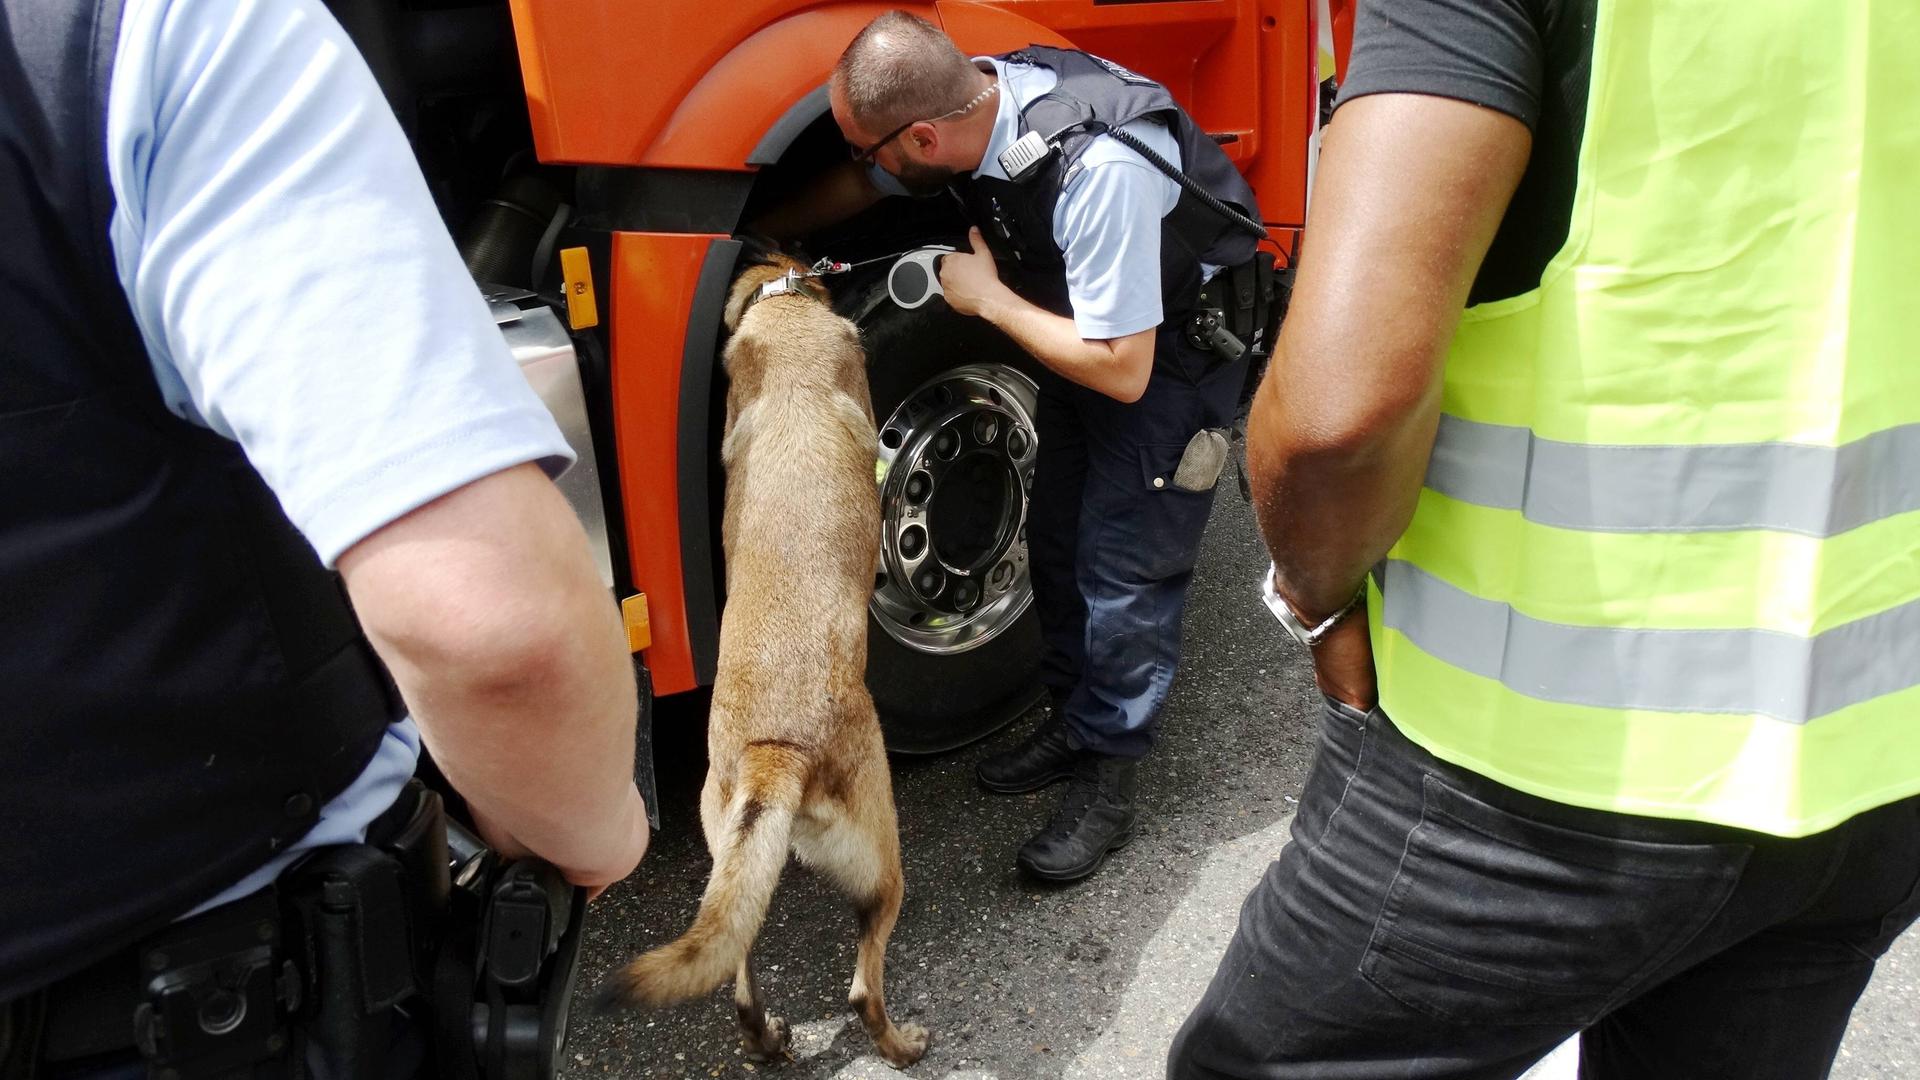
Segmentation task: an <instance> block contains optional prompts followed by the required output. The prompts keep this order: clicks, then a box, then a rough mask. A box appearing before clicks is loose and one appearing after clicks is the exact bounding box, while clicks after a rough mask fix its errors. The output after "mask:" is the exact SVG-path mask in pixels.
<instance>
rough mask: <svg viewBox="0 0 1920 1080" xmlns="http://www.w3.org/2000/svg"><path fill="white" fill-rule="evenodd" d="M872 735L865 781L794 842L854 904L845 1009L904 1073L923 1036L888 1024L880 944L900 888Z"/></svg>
mask: <svg viewBox="0 0 1920 1080" xmlns="http://www.w3.org/2000/svg"><path fill="white" fill-rule="evenodd" d="M873 730H874V743H875V744H876V745H875V747H874V750H873V753H872V755H871V756H868V757H866V758H865V759H864V760H863V761H862V763H861V764H860V765H858V766H856V768H857V769H858V770H860V771H861V772H862V773H863V774H864V775H860V776H858V777H855V778H853V782H851V783H847V784H845V785H844V786H843V787H842V789H841V791H840V792H838V793H837V794H839V795H840V796H841V798H842V799H843V800H844V802H842V803H841V804H840V807H839V810H840V812H839V813H836V814H834V815H832V817H831V819H830V820H829V821H828V822H827V823H826V824H824V825H823V826H821V827H819V828H817V829H811V830H807V831H806V832H805V833H796V838H798V837H800V836H804V838H805V839H804V840H803V841H802V842H801V843H800V844H797V845H796V846H797V847H799V848H800V856H801V859H802V860H803V861H805V862H806V863H808V864H809V865H811V866H813V867H815V868H816V869H818V870H820V871H821V872H823V873H825V874H826V875H827V876H828V877H830V878H832V879H833V881H834V883H835V884H836V885H838V886H839V887H840V888H841V890H842V891H844V892H845V893H846V894H847V896H848V897H849V898H851V899H852V900H853V906H854V911H855V912H856V913H857V914H858V915H859V919H860V949H859V955H858V957H857V958H856V959H855V961H854V968H853V987H852V989H851V990H850V991H849V993H848V994H847V1003H848V1004H849V1005H851V1006H852V1007H853V1011H854V1012H855V1013H858V1014H859V1016H860V1024H861V1026H862V1027H864V1028H866V1031H867V1036H868V1037H869V1038H871V1039H872V1040H873V1045H874V1047H875V1048H876V1049H878V1050H879V1051H880V1056H881V1057H883V1058H885V1059H886V1060H887V1064H889V1065H892V1066H893V1067H894V1068H896V1069H904V1068H906V1067H907V1066H908V1065H911V1064H913V1063H914V1062H916V1061H918V1060H920V1057H921V1055H923V1054H925V1053H926V1052H927V1045H928V1043H929V1041H930V1038H929V1036H928V1034H927V1031H926V1029H925V1028H922V1027H921V1026H920V1025H918V1024H902V1025H895V1024H894V1022H893V1020H892V1018H891V1017H889V1016H888V1015H887V1004H886V1000H885V997H884V995H885V988H886V965H887V939H888V938H889V937H891V936H892V935H893V925H894V923H895V922H896V921H897V920H898V919H899V917H900V900H901V896H902V894H903V892H904V887H903V884H902V879H901V875H900V835H899V833H898V831H897V825H896V822H895V819H894V811H893V784H892V781H891V777H889V776H888V774H887V759H886V755H885V752H884V751H883V750H882V749H881V748H880V747H879V746H878V743H879V741H880V733H879V728H878V726H875V728H874V729H873Z"/></svg>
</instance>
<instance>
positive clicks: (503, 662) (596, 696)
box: [339, 465, 647, 887]
mask: <svg viewBox="0 0 1920 1080" xmlns="http://www.w3.org/2000/svg"><path fill="white" fill-rule="evenodd" d="M339 568H340V573H341V576H342V577H343V578H344V579H345V580H346V584H347V591H348V592H349V593H350V594H351V596H352V598H353V604H354V608H355V610H356V611H357V612H358V614H359V616H360V621H361V623H362V625H363V626H364V627H365V628H366V631H367V636H368V638H369V639H370V640H371V641H372V642H373V645H374V648H375V650H376V651H378V652H379V654H380V656H381V658H382V659H383V660H385V661H386V663H387V666H388V668H389V669H390V670H391V671H392V672H393V677H394V679H395V680H396V681H397V682H398V683H399V685H400V693H401V696H402V697H404V698H405V699H406V702H407V705H408V707H409V708H411V709H412V711H413V717H414V720H415V722H417V723H418V724H419V725H420V732H421V736H422V738H423V739H424V740H425V742H426V744H427V746H428V748H429V749H430V750H431V751H432V752H433V756H434V760H435V761H436V762H437V763H438V764H439V766H440V768H441V770H442V771H443V772H444V773H445V774H446V776H447V779H448V780H449V781H451V782H452V784H453V786H454V787H455V788H456V789H457V790H458V791H459V792H460V793H461V795H463V796H464V797H465V798H466V799H467V801H468V803H469V804H470V805H471V806H472V808H473V810H474V813H475V816H476V819H477V821H478V822H479V823H480V824H482V825H483V828H484V829H485V831H487V832H488V833H489V834H490V835H489V837H488V839H489V840H492V841H495V842H496V843H504V844H505V845H506V846H508V847H509V848H511V847H514V846H518V847H521V848H524V849H526V850H528V851H531V852H532V853H533V854H536V855H539V856H540V857H542V858H544V859H546V860H547V861H549V862H551V863H553V864H554V865H555V866H558V867H559V868H560V869H561V870H562V871H563V872H565V873H566V875H567V878H568V880H570V881H572V882H573V883H575V884H577V885H586V886H589V887H598V886H605V885H608V884H611V883H612V882H615V881H618V880H620V879H621V878H624V877H625V876H627V874H629V873H631V872H632V871H633V868H634V866H635V865H637V864H638V862H639V861H640V857H641V855H642V854H644V853H645V851H646V844H647V822H646V808H645V806H644V804H643V803H642V801H641V799H640V795H639V792H638V791H637V790H636V789H635V787H634V783H633V753H634V719H635V715H636V712H635V710H636V703H635V690H634V680H633V667H632V660H631V658H630V656H629V654H628V652H627V649H626V644H625V641H626V639H625V635H624V634H623V633H622V631H621V628H620V622H619V617H618V615H617V613H616V612H615V610H614V605H613V604H612V603H611V601H610V600H609V598H608V596H607V591H606V589H605V588H604V587H602V585H601V584H600V580H599V577H598V575H597V574H596V573H595V571H594V568H593V562H592V558H591V556H590V555H589V554H588V549H587V544H586V537H585V535H584V534H583V533H582V532H581V529H580V526H579V523H578V521H577V520H576V519H575V518H574V516H573V512H572V510H571V509H569V508H568V506H567V504H566V500H565V499H564V498H562V497H561V495H560V493H559V491H558V490H557V489H556V488H555V487H554V486H553V484H552V483H551V482H550V481H549V480H547V478H546V476H545V475H543V474H542V473H541V472H540V470H539V469H538V468H536V467H535V466H533V465H520V466H517V467H515V468H511V469H507V470H504V471H502V472H498V473H494V474H493V475H491V476H487V477H484V478H482V479H480V480H477V481H475V482H473V483H471V484H468V485H467V486H465V487H463V488H460V489H458V490H456V491H454V492H452V493H450V494H448V495H445V496H442V497H441V498H439V499H437V500H435V501H434V502H431V503H429V504H427V505H426V506H423V507H421V508H420V509H418V510H415V511H413V512H412V513H410V514H407V515H406V516H405V517H402V518H400V519H399V520H397V521H395V522H393V523H392V524H389V525H387V526H386V527H384V528H382V529H380V530H379V531H378V532H375V533H373V534H372V535H371V536H368V537H367V538H366V539H364V540H362V541H360V543H358V544H356V545H354V546H353V547H351V548H349V549H348V550H347V551H346V553H345V554H343V555H341V557H340V560H339ZM503 834H504V835H503Z"/></svg>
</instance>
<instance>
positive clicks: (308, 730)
mask: <svg viewBox="0 0 1920 1080" xmlns="http://www.w3.org/2000/svg"><path fill="white" fill-rule="evenodd" d="M119 18H120V0H0V605H4V607H0V874H4V875H5V880H4V882H0V1001H5V1000H7V999H9V998H12V997H15V996H17V995H19V994H21V993H23V992H26V991H28V990H31V989H33V988H35V987H37V986H41V985H45V984H47V983H49V982H51V981H53V980H55V979H57V978H59V977H61V976H62V975H65V974H67V973H69V972H72V971H74V970H76V969H78V968H80V967H82V966H84V965H86V964H88V963H90V962H92V961H94V960H96V959H98V958H100V957H103V956H105V955H107V954H109V953H111V952H113V951H115V950H116V949H118V948H121V947H123V946H126V945H128V944H130V943H132V942H133V941H135V940H137V939H138V938H139V937H141V936H143V935H144V934H146V933H147V932H149V931H151V930H154V929H156V928H158V927H160V926H163V925H164V924H166V923H167V922H168V921H170V920H171V919H173V918H175V917H177V916H178V915H180V914H182V913H183V912H185V911H186V910H188V909H189V908H191V907H193V906H194V905H195V904H197V903H199V902H200V901H203V900H205V899H206V898H208V897H210V896H212V895H214V894H215V893H217V892H218V891H220V890H221V889H223V888H225V887H227V886H228V885H231V884H232V883H234V882H235V881H237V880H239V879H240V878H242V877H243V876H245V875H246V874H247V873H248V872H249V871H251V870H253V869H255V868H256V867H258V866H260V865H261V864H262V863H264V862H265V861H266V860H267V859H268V858H269V857H270V856H272V855H273V854H274V853H275V852H277V851H280V850H283V849H284V848H285V847H286V846H287V845H288V844H289V843H291V842H293V841H294V840H297V839H298V838H300V837H301V836H303V835H305V833H306V832H307V830H308V829H310V828H311V827H312V826H313V824H314V822H315V821H316V820H317V819H318V816H319V810H320V807H321V806H322V805H323V804H324V803H325V802H326V801H327V800H328V799H330V798H332V797H333V796H334V795H337V794H338V793H339V792H340V791H342V790H343V789H344V788H345V787H346V786H347V785H348V784H349V783H350V782H351V781H352V780H353V779H354V778H355V777H356V776H357V775H359V773H360V771H361V769H363V768H364V767H365V765H366V764H367V762H368V761H369V760H370V759H371V758H372V756H373V754H374V751H375V750H376V749H377V748H378V746H379V742H380V738H381V734H382V732H383V730H384V729H385V728H386V726H387V724H388V723H389V722H390V721H392V720H393V719H394V718H395V717H396V716H397V715H398V712H399V701H398V699H397V697H396V696H395V695H393V694H392V693H391V691H390V687H389V684H388V683H387V681H386V679H385V676H384V674H383V672H382V671H381V669H380V667H379V665H378V662H377V661H376V660H375V658H374V656H373V654H372V652H371V650H370V649H368V648H367V645H366V643H365V639H364V638H363V637H362V635H361V633H360V630H359V625H358V623H357V622H356V621H355V620H354V617H353V613H352V611H351V610H350V609H349V608H348V606H347V604H346V600H345V598H344V596H343V595H342V594H341V591H340V588H339V586H338V584H337V582H336V580H335V579H334V577H333V575H331V574H330V573H328V572H327V571H326V570H325V569H324V568H323V567H322V566H321V565H320V562H319V560H318V558H317V557H316V556H315V554H314V551H313V549H312V548H311V547H309V546H308V545H307V543H306V541H305V540H304V539H302V538H301V536H300V535H299V533H297V532H296V531H295V530H294V528H293V526H292V525H291V524H290V523H289V522H288V521H287V518H286V515H285V514H284V513H283V512H282V511H281V509H280V506H279V503H278V502H277V501H276V500H275V498H274V496H273V493H272V492H271V491H269V490H268V489H267V487H266V485H265V484H264V483H262V482H261V480H260V477H259V475H258V474H256V473H255V472H254V471H253V469H252V468H250V467H249V466H248V464H247V461H246V458H245V457H244V456H242V454H241V452H240V450H239V448H238V447H237V446H235V445H234V444H233V443H231V442H229V441H227V440H225V439H222V438H220V437H218V436H216V435H214V434H212V433H210V432H207V431H204V430H201V429H199V428H197V427H194V426H193V425H191V424H188V423H187V422H185V421H183V420H181V419H179V418H177V417H175V416H173V415H172V414H170V413H168V412H167V411H166V409H165V408H164V406H163V403H162V401H161V398H160V395H159V393H158V390H157V388H156V386H155V384H154V379H153V373H152V369H151V367H150V366H149V362H148V359H147V355H146V351H145V349H144V347H143V346H142V344H141V339H140V335H139V332H138V329H137V328H136V326H135V324H134V321H133V313H132V311H131V310H130V308H129V307H128V304H127V301H126V296H125V294H124V293H123V292H122V290H121V287H120V284H119V280H118V278H117V276H116V274H115V270H114V262H113V255H112V251H111V248H110V245H109V242H108V239H107V222H108V218H109V216H110V214H111V212H112V206H113V197H112V192H111V190H110V189H109V186H108V180H107V165H106V157H105V150H106V116H107V84H108V77H109V74H110V70H111V67H112V61H113V55H114V47H115V44H116V42H117V40H118V30H119Z"/></svg>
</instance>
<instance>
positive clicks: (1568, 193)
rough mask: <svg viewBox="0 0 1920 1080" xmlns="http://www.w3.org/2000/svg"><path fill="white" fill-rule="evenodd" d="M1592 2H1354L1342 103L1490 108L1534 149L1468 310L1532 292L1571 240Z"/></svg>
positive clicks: (1589, 62)
mask: <svg viewBox="0 0 1920 1080" xmlns="http://www.w3.org/2000/svg"><path fill="white" fill-rule="evenodd" d="M1595 2H1596V0H1361V2H1360V5H1359V8H1358V10H1357V12H1356V13H1355V16H1354V24H1353V52H1352V55H1351V58H1350V60H1349V62H1348V65H1347V67H1348V70H1347V72H1346V76H1345V81H1344V82H1343V83H1342V84H1341V87H1340V98H1339V103H1340V104H1341V105H1344V104H1346V103H1347V102H1349V101H1352V100H1353V99H1355V98H1359V97H1364V96H1366V95H1368V94H1386V93H1407V94H1429V95H1433V96H1435V97H1447V98H1454V99H1456V100H1460V101H1467V102H1471V103H1473V104H1475V105H1482V106H1485V107H1486V108H1489V109H1495V110H1498V111H1500V112H1503V113H1506V114H1507V115H1509V116H1512V117H1514V118H1515V119H1517V120H1519V121H1521V122H1522V123H1524V124H1526V125H1527V126H1528V127H1529V128H1530V129H1532V131H1533V153H1532V156H1531V157H1530V158H1529V159H1528V162H1527V168H1526V171H1525V173H1524V174H1522V176H1521V178H1520V184H1519V187H1518V188H1517V189H1515V191H1514V195H1513V200H1512V201H1511V202H1510V203H1509V204H1508V207H1507V214H1506V217H1505V218H1504V219H1503V220H1502V221H1501V223H1500V228H1499V231H1498V232H1497V233H1496V234H1495V235H1494V239H1493V243H1492V245H1491V246H1490V247H1489V248H1488V249H1487V257H1486V259H1485V261H1484V262H1482V264H1481V267H1480V274H1479V276H1478V277H1477V278H1476V279H1475V281H1474V284H1473V289H1472V291H1471V292H1470V293H1469V296H1468V302H1469V303H1472V304H1480V303H1486V302H1488V301H1491V300H1499V299H1504V298H1506V297H1510V296H1518V295H1520V294H1521V293H1525V292H1530V291H1532V290H1533V289H1535V288H1538V287H1539V285H1540V275H1541V272H1542V271H1544V270H1545V269H1546V266H1547V263H1548V262H1550V261H1551V260H1552V259H1553V256H1554V255H1555V254H1557V253H1558V252H1559V250H1560V248H1561V247H1562V246H1563V245H1564V244H1565V243H1566V240H1567V226H1568V223H1569V221H1570V220H1571V218H1572V215H1573V190H1574V181H1575V177H1576V172H1577V169H1578V165H1579V158H1580V136H1581V132H1582V129H1583V127H1584V125H1585V123H1586V111H1587V86H1588V83H1589V81H1590V73H1591V65H1592V57H1593V27H1594V7H1595Z"/></svg>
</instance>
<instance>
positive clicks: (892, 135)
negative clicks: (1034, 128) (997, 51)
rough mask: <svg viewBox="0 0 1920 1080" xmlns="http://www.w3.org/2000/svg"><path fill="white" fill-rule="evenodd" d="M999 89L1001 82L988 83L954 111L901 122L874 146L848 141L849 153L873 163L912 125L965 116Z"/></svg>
mask: <svg viewBox="0 0 1920 1080" xmlns="http://www.w3.org/2000/svg"><path fill="white" fill-rule="evenodd" d="M999 89H1000V84H999V83H998V82H993V83H988V84H987V88H986V89H985V90H982V91H980V92H979V93H978V94H975V95H974V96H973V100H972V101H969V102H967V103H966V104H965V105H962V106H960V107H959V108H957V109H954V110H953V111H952V112H946V113H941V114H940V115H939V116H935V117H933V118H931V119H927V120H909V121H907V122H906V123H904V124H901V125H900V126H899V127H897V128H894V129H893V130H892V131H889V132H887V133H886V134H885V135H884V136H882V137H881V138H880V140H879V141H878V142H876V143H874V144H873V145H872V146H869V147H867V148H866V149H865V150H862V149H860V148H859V147H857V146H855V145H853V144H852V143H848V144H847V153H849V154H851V155H852V156H853V160H855V161H857V162H859V163H860V164H862V165H871V164H873V155H875V154H877V153H879V152H880V151H881V149H882V148H883V147H885V146H886V145H887V144H888V143H890V142H892V141H893V140H895V139H897V138H899V137H900V135H901V133H902V132H904V131H906V130H907V129H908V128H910V127H912V126H913V125H915V124H937V123H940V122H941V121H942V120H953V119H956V118H958V117H962V116H965V115H966V114H968V113H970V112H972V111H973V110H974V109H976V108H978V107H979V105H980V103H981V102H983V101H985V100H987V99H988V98H990V97H992V96H993V95H994V93H995V91H997V90H999Z"/></svg>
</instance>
